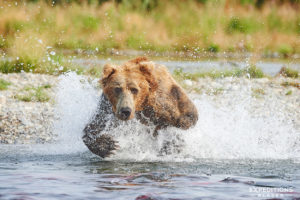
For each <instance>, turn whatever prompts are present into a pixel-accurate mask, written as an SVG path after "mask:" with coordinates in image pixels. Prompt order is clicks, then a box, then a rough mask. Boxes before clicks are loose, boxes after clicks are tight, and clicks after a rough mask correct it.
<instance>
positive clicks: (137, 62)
mask: <svg viewBox="0 0 300 200" xmlns="http://www.w3.org/2000/svg"><path fill="white" fill-rule="evenodd" d="M143 61H148V58H147V57H137V58H135V59H133V60H130V61H129V62H131V63H134V64H139V63H140V62H143Z"/></svg>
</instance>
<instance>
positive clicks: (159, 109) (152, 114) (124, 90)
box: [83, 57, 198, 157]
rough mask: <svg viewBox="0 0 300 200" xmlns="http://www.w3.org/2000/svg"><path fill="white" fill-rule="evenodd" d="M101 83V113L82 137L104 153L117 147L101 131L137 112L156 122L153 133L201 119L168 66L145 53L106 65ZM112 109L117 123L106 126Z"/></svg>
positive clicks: (94, 149)
mask: <svg viewBox="0 0 300 200" xmlns="http://www.w3.org/2000/svg"><path fill="white" fill-rule="evenodd" d="M100 83H101V85H102V88H103V96H102V99H101V101H100V106H99V109H98V113H97V114H96V115H95V116H94V118H93V120H92V121H91V123H90V124H88V125H87V127H86V128H85V130H84V132H85V135H84V137H83V139H84V142H85V144H86V145H87V146H88V148H89V149H90V150H91V151H92V152H93V153H95V154H97V155H99V156H101V157H106V156H108V155H109V154H110V153H111V151H112V150H114V149H116V148H117V147H116V143H115V141H113V139H112V138H111V137H109V135H108V134H103V133H102V132H103V130H104V129H105V128H111V127H114V126H117V125H116V124H118V123H117V121H118V120H130V119H132V118H134V117H135V116H136V118H137V119H139V120H140V121H141V122H142V123H144V124H148V122H149V121H150V122H152V123H154V125H156V128H155V130H154V133H153V135H154V136H156V135H157V133H158V130H159V129H161V128H164V127H167V126H174V127H177V128H181V129H188V128H190V127H191V126H194V125H195V124H196V122H197V120H198V113H197V109H196V108H195V106H194V104H193V103H192V101H191V100H190V99H189V98H188V96H187V95H186V93H185V92H184V91H183V89H182V88H181V87H180V86H179V85H178V84H177V83H176V82H175V80H174V79H173V78H172V76H171V75H170V74H169V72H168V70H167V68H166V67H164V66H162V65H158V64H154V63H153V62H150V61H148V60H147V58H145V57H139V58H136V59H134V60H131V61H129V62H127V63H125V64H123V65H122V66H114V65H110V64H107V65H105V66H104V69H103V76H102V79H101V80H100ZM103 109H104V110H103ZM101 110H102V111H101ZM112 112H113V117H111V118H110V121H114V122H115V123H110V124H114V125H111V127H106V124H107V122H108V120H105V119H104V118H105V116H107V115H108V114H111V113H112ZM99 137H101V140H99ZM101 149H102V150H101Z"/></svg>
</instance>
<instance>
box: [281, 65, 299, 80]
mask: <svg viewBox="0 0 300 200" xmlns="http://www.w3.org/2000/svg"><path fill="white" fill-rule="evenodd" d="M279 74H280V75H281V76H284V77H290V78H298V77H300V73H299V72H298V71H297V70H295V69H291V68H289V67H282V68H281V69H280V72H279Z"/></svg>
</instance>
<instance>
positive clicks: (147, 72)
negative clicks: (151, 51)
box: [140, 62, 158, 91]
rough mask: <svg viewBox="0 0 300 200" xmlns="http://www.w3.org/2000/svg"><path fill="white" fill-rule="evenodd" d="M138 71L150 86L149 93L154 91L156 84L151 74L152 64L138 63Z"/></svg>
mask: <svg viewBox="0 0 300 200" xmlns="http://www.w3.org/2000/svg"><path fill="white" fill-rule="evenodd" d="M140 71H141V72H142V74H143V75H144V76H145V78H146V80H147V82H148V83H149V86H150V91H154V90H156V88H157V86H158V84H157V82H156V79H155V76H154V74H153V71H154V64H153V63H151V62H141V63H140Z"/></svg>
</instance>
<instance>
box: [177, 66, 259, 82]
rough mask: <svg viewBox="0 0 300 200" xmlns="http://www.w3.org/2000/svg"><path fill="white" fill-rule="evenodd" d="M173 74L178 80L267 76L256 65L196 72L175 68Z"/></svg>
mask: <svg viewBox="0 0 300 200" xmlns="http://www.w3.org/2000/svg"><path fill="white" fill-rule="evenodd" d="M173 76H174V77H175V78H176V79H177V80H179V81H180V80H186V79H189V80H193V81H197V80H198V79H199V78H205V77H209V78H212V79H217V78H224V77H248V78H263V77H265V75H264V73H263V72H262V70H261V69H259V68H257V67H256V66H254V65H251V66H250V67H247V68H245V69H233V70H225V71H219V70H213V71H208V72H196V73H189V72H183V70H182V69H177V70H174V72H173Z"/></svg>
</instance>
